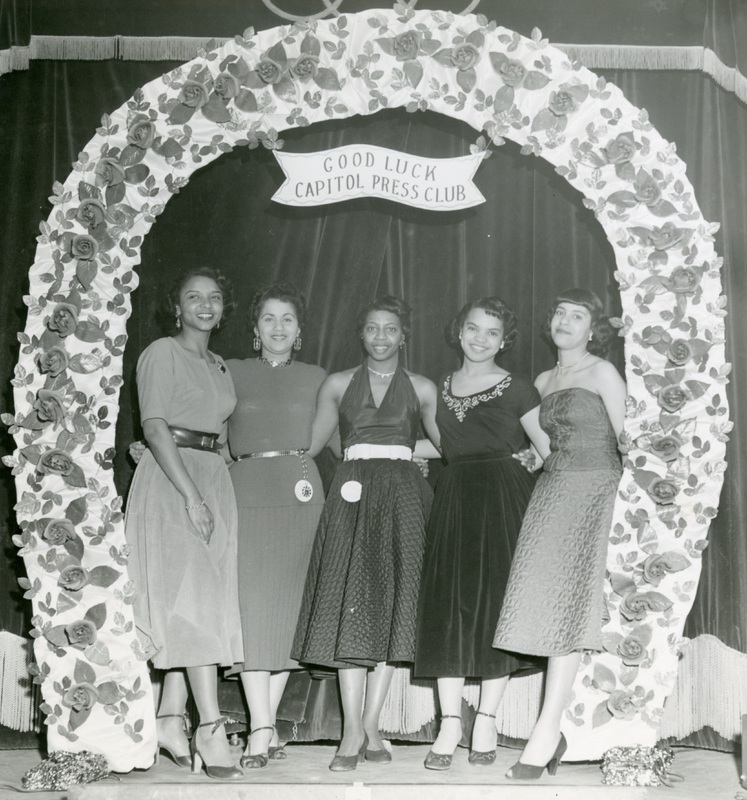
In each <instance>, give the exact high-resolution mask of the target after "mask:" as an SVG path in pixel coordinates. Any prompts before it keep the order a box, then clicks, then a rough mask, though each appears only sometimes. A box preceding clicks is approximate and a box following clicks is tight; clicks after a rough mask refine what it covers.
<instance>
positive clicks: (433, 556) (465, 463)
mask: <svg viewBox="0 0 747 800" xmlns="http://www.w3.org/2000/svg"><path fill="white" fill-rule="evenodd" d="M449 333H450V338H451V340H452V343H453V344H454V345H455V346H457V347H459V350H460V352H461V355H462V364H461V366H460V367H459V369H457V370H456V371H455V372H453V373H451V374H448V375H446V376H444V377H442V378H441V380H440V381H439V387H438V388H439V396H438V407H437V412H436V422H437V424H438V429H439V432H440V436H441V440H440V441H441V445H442V446H443V454H444V457H445V458H446V459H447V462H448V464H447V466H446V468H445V469H444V471H443V473H442V474H441V476H440V478H439V482H438V485H437V487H436V492H435V497H434V503H433V510H432V512H431V517H430V521H429V523H428V535H427V540H426V555H425V563H424V567H423V578H422V583H421V593H420V602H419V607H418V630H417V650H416V657H415V675H416V677H423V678H425V677H436V678H437V683H438V698H439V706H440V711H441V725H440V730H439V734H438V737H437V739H436V741H435V742H434V744H433V747H432V749H431V751H430V752H429V753H428V756H427V758H426V760H425V766H426V768H428V769H435V770H445V769H448V768H449V767H450V766H451V760H452V755H453V753H454V751H455V749H456V747H457V745H458V744H459V741H460V740H461V738H462V719H461V712H462V691H463V688H464V683H465V678H466V677H476V678H479V679H480V701H479V709H478V711H477V714H476V716H475V719H474V725H473V729H472V737H471V746H470V755H469V762H470V763H471V764H473V765H488V764H491V763H492V762H493V761H494V760H495V756H496V725H495V717H496V712H497V709H498V707H499V704H500V702H501V698H502V696H503V692H504V691H505V688H506V685H507V683H508V678H509V675H510V674H511V673H514V672H517V671H520V670H523V669H524V670H525V669H532V668H534V669H536V668H537V666H538V661H537V660H536V659H532V658H522V657H520V656H514V655H513V654H509V653H503V652H500V651H497V650H494V649H493V648H492V647H491V638H492V634H493V631H494V628H495V622H496V620H497V619H498V615H499V614H500V610H501V603H502V599H503V592H504V589H505V586H506V582H507V581H508V574H509V568H510V565H511V557H512V555H513V551H514V547H515V544H516V540H517V538H518V535H519V529H520V527H521V520H522V517H523V514H524V510H525V509H526V506H527V504H528V503H529V498H530V496H531V493H532V489H533V487H534V478H533V476H532V475H531V474H530V473H529V472H527V470H526V469H525V468H524V467H523V466H522V464H521V463H520V460H519V459H517V458H516V456H517V455H518V453H519V452H520V451H521V450H522V449H523V448H524V447H525V438H526V436H527V435H528V436H529V437H530V439H531V441H532V443H533V444H534V445H535V447H536V448H537V450H538V451H539V453H540V455H545V454H546V453H547V452H548V440H547V437H546V435H545V434H544V433H543V432H542V430H541V429H540V427H539V424H538V422H537V418H536V414H535V413H533V412H534V411H535V410H536V408H537V406H538V405H539V395H538V393H537V391H536V390H535V389H534V387H533V386H532V385H531V383H530V382H529V381H527V380H526V379H524V378H522V377H521V376H519V375H515V374H511V373H508V372H507V371H506V370H505V369H503V368H502V367H500V366H498V364H496V359H497V358H498V357H499V356H500V355H502V354H503V353H505V352H506V351H507V350H508V349H510V348H511V346H512V345H513V343H514V341H515V340H516V335H517V331H516V315H515V314H514V313H513V311H512V310H511V309H510V308H508V307H507V306H506V305H505V303H503V302H502V301H501V300H500V299H499V298H497V297H485V298H482V299H480V300H476V301H474V302H471V303H468V304H467V305H465V306H464V307H463V308H462V310H461V311H460V312H459V314H458V315H457V317H456V318H455V319H454V320H453V322H452V323H451V326H450V331H449ZM436 443H437V442H436ZM421 454H422V455H424V456H426V455H427V456H431V457H433V456H435V455H437V453H436V452H429V448H428V446H427V444H426V443H422V444H421V445H420V446H419V448H418V455H421Z"/></svg>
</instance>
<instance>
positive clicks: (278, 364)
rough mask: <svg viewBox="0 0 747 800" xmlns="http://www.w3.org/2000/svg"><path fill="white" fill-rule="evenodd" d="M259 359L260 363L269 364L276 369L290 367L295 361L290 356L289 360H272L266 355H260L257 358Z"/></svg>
mask: <svg viewBox="0 0 747 800" xmlns="http://www.w3.org/2000/svg"><path fill="white" fill-rule="evenodd" d="M257 361H259V363H260V364H267V366H268V367H272V368H273V369H275V367H288V366H290V365H291V363H292V362H293V359H292V358H289V359H288V360H287V361H270V359H269V358H265V357H264V356H260V357H259V358H258V359H257Z"/></svg>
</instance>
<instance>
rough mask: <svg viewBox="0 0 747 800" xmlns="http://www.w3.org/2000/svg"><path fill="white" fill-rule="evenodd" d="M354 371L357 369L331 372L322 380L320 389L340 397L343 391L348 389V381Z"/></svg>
mask: <svg viewBox="0 0 747 800" xmlns="http://www.w3.org/2000/svg"><path fill="white" fill-rule="evenodd" d="M356 369H357V367H353V368H352V369H345V370H343V371H342V372H331V373H330V374H329V375H327V377H326V378H325V379H324V383H323V384H322V389H324V390H325V391H327V392H330V393H331V394H335V395H342V393H343V392H344V391H345V389H347V388H348V384H349V383H350V379H351V378H352V377H353V375H354V373H355V371H356Z"/></svg>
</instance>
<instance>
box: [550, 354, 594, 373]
mask: <svg viewBox="0 0 747 800" xmlns="http://www.w3.org/2000/svg"><path fill="white" fill-rule="evenodd" d="M590 355H591V353H589V352H588V351H587V352H586V353H585V354H584V355H582V356H581V358H579V360H578V361H577V362H576V363H575V364H569V365H568V366H567V367H561V366H560V361H558V362H557V363H556V364H555V367H556V369H557V370H558V372H567V371H568V370H570V369H573V368H574V367H577V366H578V365H579V364H580V363H581V362H582V361H583V360H584V359H585V358H586V356H590Z"/></svg>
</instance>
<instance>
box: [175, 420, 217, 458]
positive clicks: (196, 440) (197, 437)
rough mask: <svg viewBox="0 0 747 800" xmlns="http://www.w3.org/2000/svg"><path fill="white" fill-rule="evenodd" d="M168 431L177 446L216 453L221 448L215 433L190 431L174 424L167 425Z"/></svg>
mask: <svg viewBox="0 0 747 800" xmlns="http://www.w3.org/2000/svg"><path fill="white" fill-rule="evenodd" d="M169 431H170V432H171V436H172V438H173V440H174V443H175V444H176V446H177V447H189V448H192V449H194V450H206V451H207V452H209V453H217V452H219V451H220V449H221V445H220V442H219V441H218V436H219V434H217V433H205V432H204V431H191V430H189V428H178V427H176V426H175V425H169Z"/></svg>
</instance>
